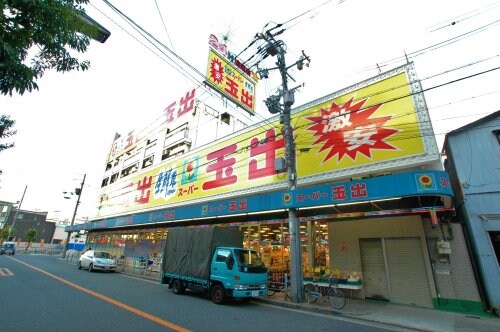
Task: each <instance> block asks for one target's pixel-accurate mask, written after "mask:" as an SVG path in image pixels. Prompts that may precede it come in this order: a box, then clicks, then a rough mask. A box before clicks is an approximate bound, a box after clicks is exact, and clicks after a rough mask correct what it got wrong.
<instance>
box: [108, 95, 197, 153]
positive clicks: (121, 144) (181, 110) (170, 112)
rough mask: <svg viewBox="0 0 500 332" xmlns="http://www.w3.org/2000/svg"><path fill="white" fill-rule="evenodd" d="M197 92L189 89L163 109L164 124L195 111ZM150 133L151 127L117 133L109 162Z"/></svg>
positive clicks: (166, 124)
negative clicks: (121, 134)
mask: <svg viewBox="0 0 500 332" xmlns="http://www.w3.org/2000/svg"><path fill="white" fill-rule="evenodd" d="M195 93H196V90H195V89H192V90H190V91H187V92H186V94H185V95H184V96H182V97H181V98H180V99H179V100H176V101H173V102H171V103H170V104H168V106H167V107H165V109H164V110H163V113H164V120H163V125H165V126H170V125H173V124H174V123H175V122H176V120H177V119H179V118H181V117H182V116H184V115H186V114H189V113H191V112H193V110H194V106H195ZM148 133H150V129H149V128H145V129H143V130H141V131H137V130H135V129H134V130H131V131H130V132H128V133H127V135H125V136H119V135H117V137H115V140H114V142H113V144H112V146H111V151H110V153H109V156H108V162H110V161H111V160H113V159H114V158H116V157H118V156H120V155H122V154H123V153H125V152H127V151H129V150H130V149H133V148H134V147H135V146H136V145H137V144H138V143H139V142H141V141H142V140H144V139H146V138H147V137H146V135H147V134H148Z"/></svg>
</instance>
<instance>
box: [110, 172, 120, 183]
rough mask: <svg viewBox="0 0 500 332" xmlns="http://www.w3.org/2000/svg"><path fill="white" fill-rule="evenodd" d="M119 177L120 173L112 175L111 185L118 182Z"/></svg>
mask: <svg viewBox="0 0 500 332" xmlns="http://www.w3.org/2000/svg"><path fill="white" fill-rule="evenodd" d="M118 175H119V173H115V174H113V175H111V181H110V182H109V183H113V182H116V180H118Z"/></svg>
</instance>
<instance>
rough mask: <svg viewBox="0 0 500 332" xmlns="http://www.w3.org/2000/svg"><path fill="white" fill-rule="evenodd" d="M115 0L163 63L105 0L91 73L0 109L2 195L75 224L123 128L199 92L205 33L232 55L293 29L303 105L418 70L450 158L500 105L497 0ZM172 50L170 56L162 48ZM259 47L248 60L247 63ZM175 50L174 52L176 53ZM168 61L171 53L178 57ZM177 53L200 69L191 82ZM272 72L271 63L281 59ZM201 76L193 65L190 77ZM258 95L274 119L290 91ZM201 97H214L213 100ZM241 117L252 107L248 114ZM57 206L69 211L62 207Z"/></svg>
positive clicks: (60, 80) (261, 88) (60, 78)
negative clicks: (459, 135) (9, 126)
mask: <svg viewBox="0 0 500 332" xmlns="http://www.w3.org/2000/svg"><path fill="white" fill-rule="evenodd" d="M111 3H112V4H113V5H114V6H115V7H117V8H118V9H119V10H120V11H121V12H122V13H124V14H125V15H127V16H128V17H129V18H130V19H132V20H133V21H134V22H135V23H137V24H138V25H139V26H141V27H142V28H143V29H145V30H146V31H148V32H149V33H150V34H151V35H153V36H154V37H155V38H156V39H157V40H159V41H160V42H161V43H163V44H164V45H165V46H167V47H168V48H169V49H170V51H171V53H170V52H169V51H164V52H165V54H166V55H165V54H161V53H160V52H159V51H158V50H157V49H155V48H154V46H152V45H151V44H150V43H148V42H147V41H146V40H145V39H144V38H143V37H141V36H139V35H138V34H137V33H136V32H135V31H134V30H133V28H132V27H131V26H130V25H128V24H127V22H126V21H124V20H123V18H121V17H120V16H119V15H118V14H117V13H116V12H115V11H113V10H112V9H111V8H110V7H109V6H108V5H107V4H106V3H105V2H104V1H102V0H91V1H90V4H89V5H87V6H86V7H85V8H86V11H87V13H88V14H89V15H90V16H91V17H93V18H94V19H95V20H96V21H98V22H99V23H101V24H102V25H103V26H105V27H106V28H107V29H108V30H110V31H111V36H110V37H109V39H108V40H107V41H106V42H105V43H103V44H101V43H98V42H95V41H92V42H91V44H90V47H89V49H88V51H87V52H86V53H85V54H80V55H78V57H79V58H80V59H82V60H83V59H87V60H89V61H90V62H91V68H90V70H88V71H85V72H70V73H64V74H63V73H57V72H55V71H50V72H46V73H45V75H44V76H43V77H42V78H41V79H39V80H38V81H37V83H38V85H39V91H34V92H31V93H25V94H24V95H23V96H19V95H15V94H14V95H13V96H12V97H10V96H3V95H0V114H6V115H10V116H11V118H12V119H14V120H15V121H16V124H15V128H14V129H16V130H17V134H16V135H15V136H13V137H12V138H10V139H9V140H4V142H5V141H13V142H14V143H15V147H14V148H12V149H9V150H5V151H3V152H0V170H2V172H3V174H2V175H1V176H0V200H3V201H9V202H17V201H20V200H21V198H22V196H23V192H24V190H25V188H27V189H26V193H25V195H24V199H23V203H22V206H21V208H22V209H29V210H40V211H48V212H49V213H50V215H52V216H54V215H55V216H59V217H61V218H68V219H71V216H72V213H73V210H74V208H75V204H76V196H73V197H72V198H71V199H65V198H64V195H63V192H65V191H66V192H71V191H74V189H75V188H77V187H79V186H80V184H81V182H82V180H83V176H84V174H85V175H86V181H85V185H84V188H83V193H82V197H81V204H80V205H79V207H78V218H82V217H92V216H93V215H94V214H95V213H96V208H95V204H94V202H95V201H96V197H97V191H98V189H99V187H100V183H101V180H102V177H103V174H104V170H105V165H106V157H107V154H108V152H109V149H110V146H111V143H112V141H113V138H114V136H115V133H116V132H118V133H123V134H125V133H127V132H128V131H130V130H132V129H142V128H144V127H146V126H148V125H149V124H151V123H153V122H154V121H156V120H157V119H158V118H159V117H160V116H161V115H162V111H163V109H164V108H165V107H166V106H168V105H169V104H170V103H171V102H172V101H175V100H178V99H179V97H180V96H182V95H183V94H184V93H185V92H186V91H188V90H189V89H191V88H193V87H195V85H196V81H193V80H192V79H188V78H189V77H190V75H191V76H193V77H196V79H197V81H199V82H201V81H202V80H203V78H202V77H201V76H199V74H198V73H196V72H195V70H196V71H197V72H201V73H205V71H206V68H207V60H208V50H209V48H208V38H209V35H210V34H214V35H216V36H217V37H219V40H222V38H221V37H222V36H223V35H226V36H228V41H227V42H226V44H227V46H228V49H229V50H230V51H231V52H232V53H235V54H238V53H240V52H241V51H242V50H244V49H245V48H246V47H247V46H248V45H249V44H250V42H251V41H252V40H253V38H254V36H255V35H256V33H259V32H262V31H264V30H265V29H269V28H271V27H273V26H275V25H276V24H283V27H284V28H285V31H284V32H283V33H282V34H281V35H280V36H279V37H278V39H280V40H282V41H283V42H284V43H285V44H286V47H287V53H286V59H287V63H288V64H290V63H293V62H295V61H296V60H298V59H299V57H300V55H301V54H302V50H303V51H304V52H305V54H307V55H308V56H309V57H310V58H311V63H310V66H309V67H305V68H304V69H303V70H302V71H299V70H297V69H295V68H293V69H290V71H289V73H290V74H291V76H292V77H293V78H294V79H295V81H296V82H293V81H290V82H289V86H290V87H294V86H296V85H300V84H304V87H303V88H301V89H300V90H299V91H298V92H297V93H296V94H295V104H294V105H293V106H294V107H297V106H300V105H302V104H305V103H308V102H310V101H312V100H315V99H317V98H320V97H322V96H325V95H327V94H330V93H333V92H335V91H338V90H341V89H343V88H345V87H348V86H350V85H353V84H355V83H357V82H360V81H363V80H366V79H369V78H371V77H373V76H376V75H377V74H379V71H381V72H384V71H387V70H390V69H393V68H395V67H398V66H400V65H402V64H404V63H405V62H406V61H407V60H406V58H405V54H406V57H407V58H408V60H409V61H413V62H414V63H415V69H416V72H417V75H418V78H419V79H421V80H422V86H423V88H424V90H425V99H426V103H427V106H428V109H429V114H430V116H431V120H432V126H433V128H434V133H435V137H436V141H437V143H438V147H439V149H441V147H442V143H443V140H444V137H445V134H446V133H447V132H449V131H451V130H454V129H456V128H459V127H461V126H464V125H466V124H467V123H470V122H473V121H475V120H477V119H479V118H481V117H484V116H486V115H488V114H490V113H493V112H495V111H497V110H499V109H500V104H499V103H498V99H499V97H500V84H499V82H500V69H497V68H499V67H500V44H499V43H498V36H499V35H500V19H499V17H500V1H495V0H489V1H482V0H477V1H474V2H472V1H456V0H453V1H452V0H442V1H430V0H421V1H411V2H410V1H404V0H403V1H402V0H399V1H397V0H379V1H369V0H341V1H338V0H334V1H325V0H312V1H296V0H290V1H286V2H285V1H262V0H254V1H252V2H248V3H239V4H238V5H235V2H234V1H226V0H219V1H192V0H184V1H175V2H173V1H167V0H144V1H134V0H121V1H116V0H112V1H111ZM162 50H164V48H162ZM252 52H255V45H254V46H252V47H250V48H248V50H247V51H246V52H244V53H242V57H241V58H242V59H243V60H246V59H247V58H248V57H250V55H251V54H252ZM174 54H175V55H174ZM167 55H168V57H167ZM168 58H171V59H175V62H176V63H181V61H180V60H179V59H180V58H182V59H183V60H184V61H185V63H188V64H189V65H190V67H187V66H186V65H184V64H181V66H182V67H183V68H186V71H187V73H189V74H186V72H183V73H181V72H180V71H179V70H178V66H176V65H174V64H172V61H171V60H169V59H168ZM264 64H265V65H266V66H267V67H274V66H275V64H274V63H273V60H272V59H267V60H266V62H264ZM192 68H194V69H195V70H193V69H192ZM270 76H271V78H270V80H263V81H260V82H259V84H258V86H257V92H256V97H257V100H256V102H257V104H256V112H257V115H256V116H254V117H253V118H252V121H260V120H262V119H263V118H267V117H269V116H270V114H269V113H268V111H267V108H266V107H265V105H264V102H263V101H264V99H266V98H267V97H268V96H269V95H271V94H273V93H274V92H275V90H276V88H278V87H279V84H280V77H279V73H278V72H277V71H275V72H271V75H270ZM204 98H209V95H208V94H204ZM241 112H242V114H243V111H241ZM55 211H59V212H55Z"/></svg>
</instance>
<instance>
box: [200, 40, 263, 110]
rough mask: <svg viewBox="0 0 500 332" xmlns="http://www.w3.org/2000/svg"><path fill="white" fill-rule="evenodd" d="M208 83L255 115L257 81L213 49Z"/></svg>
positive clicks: (209, 62) (209, 58)
mask: <svg viewBox="0 0 500 332" xmlns="http://www.w3.org/2000/svg"><path fill="white" fill-rule="evenodd" d="M206 83H207V84H208V85H209V86H211V87H212V88H213V89H215V90H217V91H218V92H219V93H221V94H222V95H224V96H225V97H226V98H228V99H229V100H231V101H233V102H234V103H235V104H237V105H238V106H240V107H241V108H243V109H244V110H245V111H247V112H248V113H250V114H251V115H254V114H255V81H254V80H253V79H251V78H250V77H249V76H248V75H246V74H244V73H243V72H242V71H240V70H239V69H238V68H236V66H235V65H234V64H232V63H231V62H230V61H229V60H228V59H226V58H225V57H224V56H222V55H220V54H219V53H218V52H216V51H215V50H214V49H213V48H211V47H210V48H209V53H208V67H207V74H206Z"/></svg>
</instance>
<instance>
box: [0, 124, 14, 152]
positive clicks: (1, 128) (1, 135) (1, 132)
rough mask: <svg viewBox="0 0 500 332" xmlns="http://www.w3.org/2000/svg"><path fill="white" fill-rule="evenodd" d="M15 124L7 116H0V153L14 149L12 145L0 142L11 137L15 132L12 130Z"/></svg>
mask: <svg viewBox="0 0 500 332" xmlns="http://www.w3.org/2000/svg"><path fill="white" fill-rule="evenodd" d="M15 123H16V122H15V121H14V120H11V119H10V116H8V115H0V152H1V151H3V150H7V149H10V148H12V147H14V143H1V140H3V139H5V138H7V137H10V136H13V135H15V134H16V132H17V130H12V129H11V128H12V127H13V126H14V124H15Z"/></svg>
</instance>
